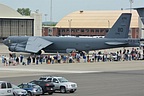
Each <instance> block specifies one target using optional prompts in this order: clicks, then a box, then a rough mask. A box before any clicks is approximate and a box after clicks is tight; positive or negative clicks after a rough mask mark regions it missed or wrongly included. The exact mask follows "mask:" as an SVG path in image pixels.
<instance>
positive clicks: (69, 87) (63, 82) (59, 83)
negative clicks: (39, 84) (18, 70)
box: [39, 76, 77, 93]
mask: <svg viewBox="0 0 144 96" xmlns="http://www.w3.org/2000/svg"><path fill="white" fill-rule="evenodd" d="M39 80H44V81H51V82H53V84H54V85H55V87H54V88H55V90H59V91H60V92H61V93H67V92H70V93H74V92H75V91H76V90H77V84H76V83H74V82H69V81H68V80H67V79H65V78H64V77H57V76H45V77H40V78H39Z"/></svg>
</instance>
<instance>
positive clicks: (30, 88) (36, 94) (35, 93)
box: [18, 83, 42, 96]
mask: <svg viewBox="0 0 144 96" xmlns="http://www.w3.org/2000/svg"><path fill="white" fill-rule="evenodd" d="M18 87H20V88H22V89H24V90H26V91H27V93H28V96H40V95H41V94H42V88H41V87H40V86H39V85H36V84H33V83H22V84H20V85H18Z"/></svg>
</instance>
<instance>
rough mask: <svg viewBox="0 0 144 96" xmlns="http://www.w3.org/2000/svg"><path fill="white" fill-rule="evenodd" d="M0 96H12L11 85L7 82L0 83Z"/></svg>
mask: <svg viewBox="0 0 144 96" xmlns="http://www.w3.org/2000/svg"><path fill="white" fill-rule="evenodd" d="M0 96H13V88H12V84H11V83H9V82H7V81H0Z"/></svg>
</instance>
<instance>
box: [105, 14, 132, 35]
mask: <svg viewBox="0 0 144 96" xmlns="http://www.w3.org/2000/svg"><path fill="white" fill-rule="evenodd" d="M131 15H132V14H131V13H122V14H121V16H120V17H119V18H118V20H117V21H116V22H115V23H114V25H113V26H112V28H111V29H110V30H109V32H108V33H107V34H106V36H105V38H128V33H129V27H130V21H131Z"/></svg>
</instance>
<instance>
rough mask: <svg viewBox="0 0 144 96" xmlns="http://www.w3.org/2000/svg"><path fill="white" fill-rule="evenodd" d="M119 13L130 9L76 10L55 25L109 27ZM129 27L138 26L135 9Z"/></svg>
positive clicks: (62, 26)
mask: <svg viewBox="0 0 144 96" xmlns="http://www.w3.org/2000/svg"><path fill="white" fill-rule="evenodd" d="M121 13H130V10H112V11H76V12H73V13H70V14H68V15H67V16H65V17H63V18H62V19H61V20H60V21H59V22H58V23H57V25H56V27H59V28H69V27H71V28H111V27H112V25H113V24H114V23H115V22H116V20H117V19H118V18H119V16H120V15H121ZM131 27H134V28H135V27H138V14H137V11H136V10H132V20H131Z"/></svg>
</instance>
